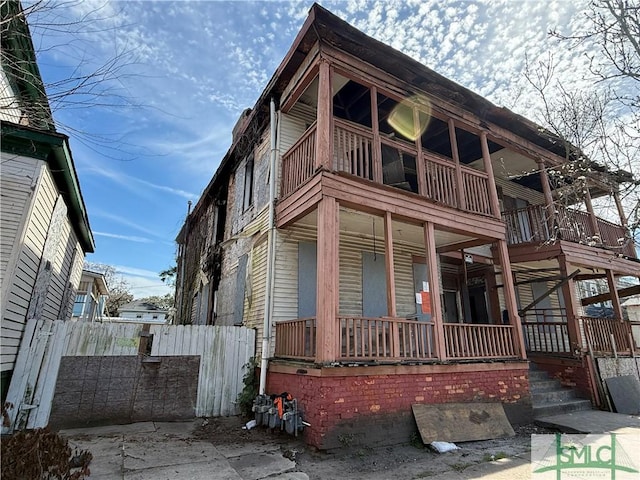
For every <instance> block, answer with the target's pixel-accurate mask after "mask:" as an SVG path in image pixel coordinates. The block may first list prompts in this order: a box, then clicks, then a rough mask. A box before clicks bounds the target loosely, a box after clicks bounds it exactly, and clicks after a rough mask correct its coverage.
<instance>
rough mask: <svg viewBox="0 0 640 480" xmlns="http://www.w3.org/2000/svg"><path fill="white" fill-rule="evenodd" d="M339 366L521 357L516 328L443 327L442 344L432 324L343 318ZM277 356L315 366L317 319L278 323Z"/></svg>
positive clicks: (338, 345)
mask: <svg viewBox="0 0 640 480" xmlns="http://www.w3.org/2000/svg"><path fill="white" fill-rule="evenodd" d="M335 328H336V331H337V332H338V337H337V338H335V341H336V352H337V356H336V358H335V359H334V360H333V361H335V362H338V363H347V364H349V363H365V362H376V363H416V362H429V361H444V360H491V359H495V360H502V359H505V360H506V359H517V358H520V357H519V355H518V353H517V350H516V347H515V345H516V342H517V339H516V338H515V335H514V332H515V331H514V327H513V326H512V325H484V324H483V325H474V324H462V323H444V324H443V332H442V334H443V337H444V342H442V343H440V342H438V339H437V335H438V332H437V331H436V326H435V325H434V323H433V322H419V321H415V320H407V319H401V318H363V317H338V318H336V321H335ZM275 357H276V358H286V359H294V360H302V361H310V362H315V361H316V360H317V358H316V319H315V318H304V319H298V320H290V321H284V322H278V323H276V345H275Z"/></svg>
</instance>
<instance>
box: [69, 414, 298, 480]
mask: <svg viewBox="0 0 640 480" xmlns="http://www.w3.org/2000/svg"><path fill="white" fill-rule="evenodd" d="M201 423H202V420H201V419H199V420H195V421H190V422H171V423H159V422H142V423H134V424H130V425H113V426H108V427H96V428H81V429H74V430H63V431H61V432H60V434H61V435H62V436H63V437H64V438H66V439H67V440H68V441H69V446H70V447H71V448H72V449H74V448H78V449H81V450H84V449H87V450H89V451H90V452H91V453H92V454H93V460H92V461H91V464H90V465H89V468H90V469H91V475H90V478H91V479H92V480H176V479H183V478H184V479H187V478H188V479H190V480H204V479H207V480H260V479H263V478H266V477H269V479H270V480H308V479H309V477H308V476H307V475H306V474H304V473H301V472H293V470H294V468H295V466H296V464H295V462H293V461H291V460H289V459H287V458H285V457H284V456H283V455H282V453H281V451H280V447H279V445H277V444H260V445H259V446H256V445H255V444H251V445H250V446H249V445H247V446H249V447H250V448H243V446H242V445H221V446H214V445H212V444H211V443H210V442H206V441H202V440H197V439H194V438H193V436H192V432H193V431H194V430H195V428H196V426H197V425H198V424H201ZM247 446H245V447H247Z"/></svg>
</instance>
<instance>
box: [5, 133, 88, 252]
mask: <svg viewBox="0 0 640 480" xmlns="http://www.w3.org/2000/svg"><path fill="white" fill-rule="evenodd" d="M0 132H1V134H0V135H1V145H2V151H3V152H8V153H14V154H16V155H24V156H29V157H32V158H38V159H39V160H42V161H44V162H47V164H48V165H49V168H50V170H51V174H52V175H53V180H54V181H55V183H56V187H57V188H58V190H59V191H60V194H61V195H62V197H63V198H64V201H65V203H66V205H67V208H68V209H69V218H70V220H71V223H72V225H73V229H74V231H75V233H76V235H77V237H78V240H79V241H80V244H81V245H82V248H83V249H84V251H85V252H87V253H92V252H93V251H94V250H95V242H94V239H93V234H92V233H91V227H90V226H89V217H88V216H87V210H86V207H85V204H84V199H83V198H82V192H81V191H80V183H79V181H78V174H77V172H76V168H75V165H74V162H73V157H72V155H71V149H70V148H69V137H67V136H66V135H64V134H62V133H57V132H54V131H46V130H39V129H36V128H32V127H25V126H23V125H17V124H15V123H9V122H2V125H1V127H0Z"/></svg>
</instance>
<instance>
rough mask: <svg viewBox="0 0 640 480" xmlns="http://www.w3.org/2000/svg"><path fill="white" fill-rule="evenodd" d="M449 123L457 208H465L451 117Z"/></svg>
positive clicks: (458, 155)
mask: <svg viewBox="0 0 640 480" xmlns="http://www.w3.org/2000/svg"><path fill="white" fill-rule="evenodd" d="M448 124H449V141H450V142H451V156H452V157H453V161H454V163H455V166H456V184H457V188H456V201H457V202H458V205H457V206H458V208H462V209H463V210H465V209H466V208H467V203H466V201H465V198H464V183H463V182H462V169H461V168H460V154H459V153H458V140H457V139H456V124H455V123H454V121H453V118H450V119H449V121H448Z"/></svg>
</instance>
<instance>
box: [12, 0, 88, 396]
mask: <svg viewBox="0 0 640 480" xmlns="http://www.w3.org/2000/svg"><path fill="white" fill-rule="evenodd" d="M2 8H3V15H5V14H6V15H7V17H3V18H9V20H8V21H7V22H6V24H5V22H4V20H3V27H2V30H3V32H2V45H1V47H2V48H1V50H2V65H1V69H2V75H0V96H1V97H2V98H1V99H0V120H1V121H2V122H1V127H0V132H1V142H0V146H1V152H0V163H1V165H2V167H1V170H0V190H1V191H2V196H1V198H0V210H1V211H2V218H1V225H0V283H1V284H2V286H1V291H0V299H1V300H0V313H1V318H2V331H1V332H2V333H1V336H0V337H1V338H0V348H1V349H2V366H1V372H2V375H1V377H2V399H3V400H4V397H5V393H6V390H7V388H8V386H9V382H10V378H11V376H12V373H13V370H14V365H15V363H16V357H17V355H18V350H19V348H20V345H21V343H25V342H26V343H27V344H30V343H31V340H32V339H31V338H25V335H24V332H25V327H26V325H27V323H28V322H35V321H36V320H68V319H69V318H70V316H71V310H72V306H73V303H74V299H75V298H76V291H77V288H78V284H79V282H80V276H81V273H82V264H83V262H84V257H85V254H86V253H89V252H93V251H94V241H93V236H92V234H91V229H90V227H89V220H88V218H87V213H86V210H85V205H84V201H83V199H82V194H81V192H80V184H79V182H78V177H77V174H76V170H75V166H74V162H73V157H72V155H71V149H70V147H69V139H68V137H67V136H66V135H63V134H60V133H58V132H56V131H55V127H54V123H53V119H52V116H51V111H50V109H49V102H48V100H47V97H46V92H45V90H44V86H43V84H42V79H41V77H40V73H39V70H38V66H37V64H36V57H35V53H34V49H33V44H32V41H31V37H30V35H29V29H28V27H27V24H26V21H25V19H24V16H23V15H21V7H20V3H19V2H3V6H2Z"/></svg>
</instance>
